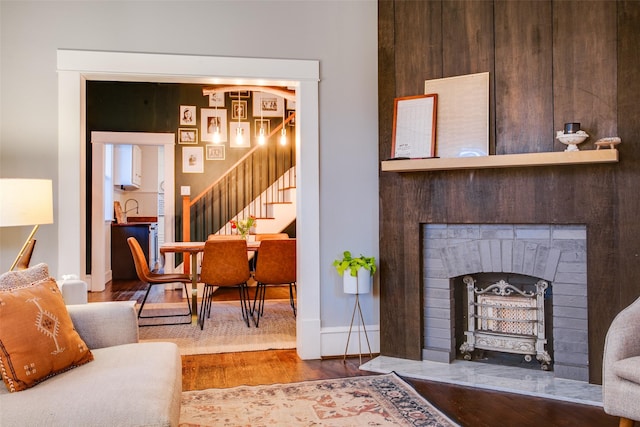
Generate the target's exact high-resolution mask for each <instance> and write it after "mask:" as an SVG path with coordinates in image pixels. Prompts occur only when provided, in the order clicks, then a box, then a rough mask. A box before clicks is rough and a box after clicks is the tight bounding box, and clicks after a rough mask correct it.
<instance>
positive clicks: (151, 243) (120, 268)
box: [111, 222, 158, 280]
mask: <svg viewBox="0 0 640 427" xmlns="http://www.w3.org/2000/svg"><path fill="white" fill-rule="evenodd" d="M157 228H158V227H157V222H129V223H123V224H116V223H112V224H111V272H112V277H113V280H135V279H137V278H138V274H137V273H136V267H135V264H134V262H133V256H132V255H131V249H130V248H129V244H128V243H127V239H128V238H129V237H135V238H136V240H137V241H138V243H140V246H141V247H142V250H143V252H144V253H145V256H146V257H147V262H150V261H151V262H152V263H154V264H155V260H156V258H157V257H156V256H155V255H154V253H153V252H155V248H157V241H156V238H157V237H156V236H157ZM150 268H152V269H153V266H150Z"/></svg>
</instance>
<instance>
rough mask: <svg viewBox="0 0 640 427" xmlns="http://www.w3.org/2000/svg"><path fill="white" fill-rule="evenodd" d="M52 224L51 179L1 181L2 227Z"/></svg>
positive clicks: (9, 179) (4, 179)
mask: <svg viewBox="0 0 640 427" xmlns="http://www.w3.org/2000/svg"><path fill="white" fill-rule="evenodd" d="M52 223H53V184H52V181H51V180H50V179H13V178H2V179H0V227H15V226H21V225H40V224H52Z"/></svg>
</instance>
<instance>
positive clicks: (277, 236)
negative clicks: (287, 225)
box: [255, 233, 289, 242]
mask: <svg viewBox="0 0 640 427" xmlns="http://www.w3.org/2000/svg"><path fill="white" fill-rule="evenodd" d="M255 236H256V242H261V241H263V240H274V239H288V238H289V235H288V234H287V233H258V234H255Z"/></svg>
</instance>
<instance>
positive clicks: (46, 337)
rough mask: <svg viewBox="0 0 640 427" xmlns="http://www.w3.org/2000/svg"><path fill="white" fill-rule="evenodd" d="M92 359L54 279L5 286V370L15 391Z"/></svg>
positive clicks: (1, 361) (1, 308)
mask: <svg viewBox="0 0 640 427" xmlns="http://www.w3.org/2000/svg"><path fill="white" fill-rule="evenodd" d="M92 360H93V354H92V353H91V351H90V350H89V349H88V348H87V345H86V344H85V343H84V341H83V340H82V338H80V335H78V333H77V332H76V330H75V329H74V327H73V323H72V322H71V317H70V316H69V313H68V312H67V308H66V306H65V305H64V300H63V299H62V295H61V294H60V289H59V288H58V285H57V284H56V282H55V280H53V279H51V278H48V279H45V280H42V281H40V282H37V283H34V284H30V285H27V286H23V287H17V288H13V289H9V290H5V289H0V373H1V374H2V379H3V381H4V383H5V385H6V386H7V389H8V390H9V391H10V392H15V391H20V390H25V389H27V388H29V387H33V386H34V385H36V384H38V383H39V382H41V381H44V380H46V379H47V378H50V377H52V376H54V375H56V374H59V373H62V372H64V371H67V370H69V369H72V368H75V367H76V366H80V365H83V364H85V363H87V362H90V361H92Z"/></svg>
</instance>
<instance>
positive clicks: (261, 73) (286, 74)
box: [57, 49, 321, 359]
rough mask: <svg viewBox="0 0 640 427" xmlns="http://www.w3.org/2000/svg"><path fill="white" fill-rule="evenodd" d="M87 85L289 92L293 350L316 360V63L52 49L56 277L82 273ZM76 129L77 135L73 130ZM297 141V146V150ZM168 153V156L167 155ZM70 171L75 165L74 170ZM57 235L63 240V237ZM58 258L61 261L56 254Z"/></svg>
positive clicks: (318, 351) (318, 343)
mask: <svg viewBox="0 0 640 427" xmlns="http://www.w3.org/2000/svg"><path fill="white" fill-rule="evenodd" d="M87 80H115V81H155V82H176V83H203V84H212V85H213V84H264V83H265V81H268V82H272V83H273V84H274V85H277V86H291V87H294V88H295V90H296V109H297V120H298V126H296V144H298V146H297V150H296V152H297V154H296V155H297V160H296V163H297V164H298V165H299V166H300V169H299V186H298V189H297V192H298V201H299V203H298V205H297V212H296V218H297V224H298V231H297V233H296V236H297V238H298V241H299V245H298V254H297V259H298V281H299V284H300V286H299V287H298V290H299V292H298V316H297V319H296V330H297V340H296V348H297V352H298V355H299V356H300V357H301V358H302V359H317V358H319V357H320V356H321V335H320V248H319V246H320V235H319V223H320V219H319V162H318V155H319V122H318V118H319V97H318V82H319V62H318V61H310V60H279V59H259V58H235V57H234V58H225V57H210V56H190V55H167V54H139V53H122V52H96V51H74V50H64V49H60V50H58V93H59V102H58V105H59V117H58V121H59V126H58V129H59V131H58V132H59V135H58V141H59V142H58V145H59V153H58V200H57V201H58V205H57V207H58V224H59V225H58V236H59V239H58V252H59V254H61V255H60V256H59V258H58V272H59V274H66V273H71V272H75V273H76V274H78V273H79V274H80V275H81V276H82V277H83V279H85V280H87V281H88V282H90V281H91V277H90V276H87V275H86V274H84V271H85V269H84V252H85V250H86V247H85V246H86V245H85V243H84V241H85V231H84V230H85V229H86V227H85V224H86V219H85V218H86V209H85V208H84V206H85V204H86V200H85V195H84V194H85V192H84V189H85V188H86V185H87V183H86V182H85V179H84V171H85V168H86V167H89V165H86V163H85V160H84V141H86V129H85V127H84V123H83V119H82V117H83V113H84V111H85V96H84V95H85V93H84V92H85V89H84V88H85V84H86V81H87ZM78 129H80V132H78ZM299 141H304V144H302V145H300V144H299ZM167 151H171V150H167ZM76 165H77V166H76ZM62 236H64V238H63V237H62ZM62 254H64V256H62Z"/></svg>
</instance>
